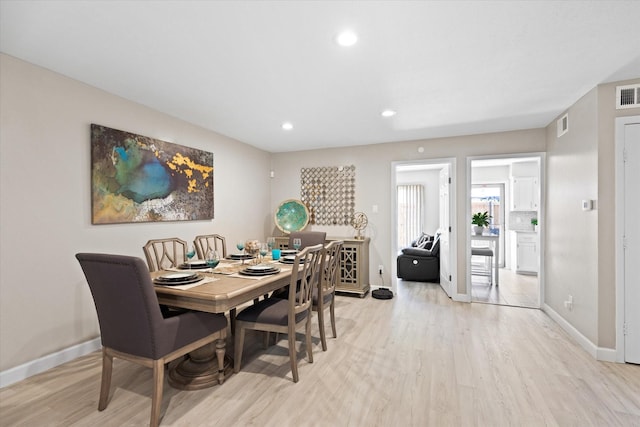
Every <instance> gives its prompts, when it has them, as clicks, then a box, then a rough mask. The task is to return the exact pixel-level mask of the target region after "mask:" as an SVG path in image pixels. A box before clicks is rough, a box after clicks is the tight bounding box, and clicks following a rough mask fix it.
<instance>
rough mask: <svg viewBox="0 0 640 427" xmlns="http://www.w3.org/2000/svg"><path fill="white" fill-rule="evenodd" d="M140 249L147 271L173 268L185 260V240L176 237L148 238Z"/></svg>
mask: <svg viewBox="0 0 640 427" xmlns="http://www.w3.org/2000/svg"><path fill="white" fill-rule="evenodd" d="M142 250H143V251H144V256H145V258H147V264H148V265H149V271H160V270H164V269H167V268H175V267H178V266H179V265H180V264H182V263H184V262H186V261H187V242H185V241H184V240H182V239H179V238H177V237H169V238H167V239H152V240H149V241H148V242H147V244H146V245H144V246H143V247H142Z"/></svg>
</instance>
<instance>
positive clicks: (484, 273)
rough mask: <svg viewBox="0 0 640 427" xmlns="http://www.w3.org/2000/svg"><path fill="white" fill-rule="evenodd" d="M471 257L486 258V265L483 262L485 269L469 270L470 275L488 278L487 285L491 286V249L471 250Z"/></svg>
mask: <svg viewBox="0 0 640 427" xmlns="http://www.w3.org/2000/svg"><path fill="white" fill-rule="evenodd" d="M471 255H472V256H483V257H487V259H488V261H489V262H488V263H487V262H485V266H486V268H485V269H481V270H480V269H475V270H474V269H473V268H472V269H471V274H472V275H476V276H488V277H489V285H493V249H491V248H471Z"/></svg>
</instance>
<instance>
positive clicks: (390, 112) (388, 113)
mask: <svg viewBox="0 0 640 427" xmlns="http://www.w3.org/2000/svg"><path fill="white" fill-rule="evenodd" d="M380 114H382V117H393V116H395V115H396V112H395V111H393V110H384V111H383V112H382V113H380Z"/></svg>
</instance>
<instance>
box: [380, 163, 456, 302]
mask: <svg viewBox="0 0 640 427" xmlns="http://www.w3.org/2000/svg"><path fill="white" fill-rule="evenodd" d="M405 165H434V166H435V165H449V176H450V177H451V181H452V183H451V186H450V187H449V225H451V233H450V234H449V260H450V265H449V271H450V272H451V282H450V288H451V289H444V288H443V289H444V291H445V292H446V293H447V295H449V296H450V297H455V295H457V289H458V278H457V274H456V273H457V271H458V261H457V251H456V247H457V245H456V236H457V230H456V227H455V226H454V224H456V217H457V213H456V182H455V177H456V159H455V157H447V158H442V159H419V160H407V161H396V162H391V191H392V193H393V194H392V196H391V201H392V203H391V221H392V222H391V223H392V224H393V227H392V230H391V247H392V248H395V247H396V245H397V242H398V209H397V206H398V194H397V192H396V173H397V169H398V166H405ZM391 252H392V254H391V256H392V259H391V263H390V265H391V280H392V282H393V284H394V287H396V286H397V284H398V274H397V273H398V272H397V270H398V267H397V264H396V258H397V256H398V254H397V253H396V252H394V251H391ZM450 292H451V294H450Z"/></svg>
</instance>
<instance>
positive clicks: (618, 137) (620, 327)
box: [615, 116, 640, 363]
mask: <svg viewBox="0 0 640 427" xmlns="http://www.w3.org/2000/svg"><path fill="white" fill-rule="evenodd" d="M632 123H640V116H627V117H616V125H615V129H616V130H615V223H616V224H615V235H616V236H615V248H616V249H615V263H616V362H620V363H625V354H624V344H625V342H624V341H625V340H624V319H625V313H624V306H625V301H624V242H623V234H624V185H623V183H624V153H623V151H624V142H625V138H624V127H625V126H626V125H628V124H632Z"/></svg>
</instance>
